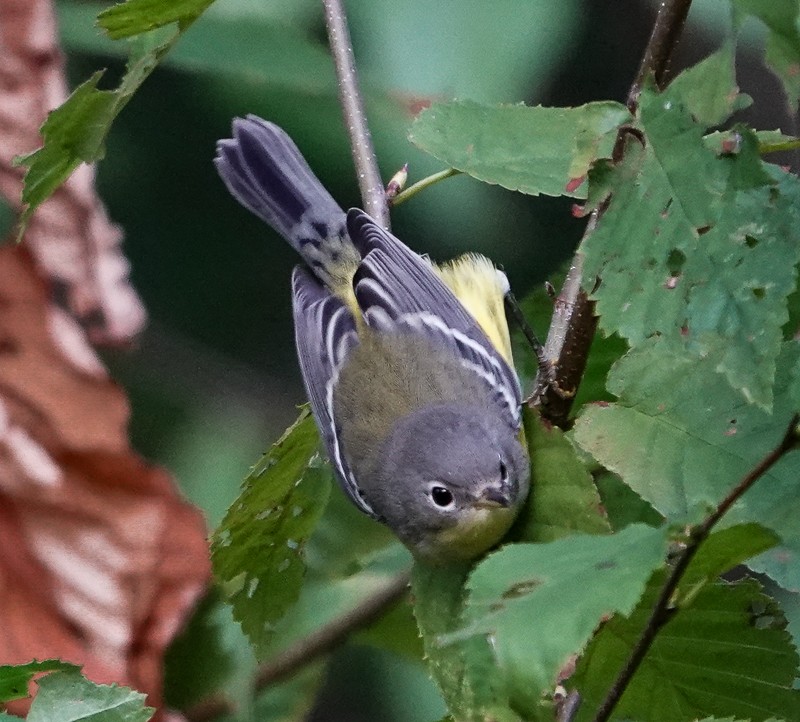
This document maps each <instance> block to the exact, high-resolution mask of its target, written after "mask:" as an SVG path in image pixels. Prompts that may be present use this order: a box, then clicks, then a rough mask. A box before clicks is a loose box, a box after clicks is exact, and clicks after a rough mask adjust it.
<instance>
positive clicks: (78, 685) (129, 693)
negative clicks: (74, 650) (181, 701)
mask: <svg viewBox="0 0 800 722" xmlns="http://www.w3.org/2000/svg"><path fill="white" fill-rule="evenodd" d="M37 684H38V685H39V691H38V692H37V693H36V697H35V698H34V700H33V702H32V703H31V709H30V712H29V713H28V716H27V721H28V722H53V721H54V720H58V722H147V720H149V719H150V718H151V717H152V716H153V714H154V713H155V710H154V709H153V708H152V707H146V706H145V704H144V702H145V698H146V695H144V694H142V693H141V692H135V691H133V690H132V689H128V688H127V687H120V686H118V685H116V684H112V685H105V684H95V683H94V682H90V681H89V680H88V679H86V678H85V677H83V676H82V675H81V674H80V673H79V672H77V671H70V672H53V673H52V674H49V675H47V676H46V677H42V678H41V679H39V680H38V681H37Z"/></svg>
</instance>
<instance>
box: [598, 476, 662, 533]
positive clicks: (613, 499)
mask: <svg viewBox="0 0 800 722" xmlns="http://www.w3.org/2000/svg"><path fill="white" fill-rule="evenodd" d="M594 483H595V484H596V485H597V491H598V492H599V494H600V499H601V500H602V502H603V509H605V512H606V514H607V515H608V520H609V522H610V523H611V527H612V528H613V529H614V531H619V530H620V529H624V528H625V527H626V526H628V525H630V524H636V523H637V522H641V523H643V524H648V525H649V526H661V524H663V523H664V517H662V516H661V514H659V513H658V512H657V511H656V510H655V509H653V507H652V506H651V505H650V504H648V503H647V502H646V501H645V500H644V499H642V497H641V496H639V495H638V494H637V493H636V492H635V491H634V490H633V489H631V488H630V487H629V486H628V485H627V484H626V483H625V482H624V481H622V479H620V478H619V477H618V476H617V475H616V474H612V473H611V472H610V471H607V470H605V469H604V470H602V471H601V472H599V473H597V474H596V475H595V477H594Z"/></svg>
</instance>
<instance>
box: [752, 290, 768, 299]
mask: <svg viewBox="0 0 800 722" xmlns="http://www.w3.org/2000/svg"><path fill="white" fill-rule="evenodd" d="M752 291H753V295H754V296H755V297H756V298H757V299H759V300H761V299H762V298H764V296H766V295H767V292H766V291H765V290H764V289H763V288H761V287H758V288H754V289H752Z"/></svg>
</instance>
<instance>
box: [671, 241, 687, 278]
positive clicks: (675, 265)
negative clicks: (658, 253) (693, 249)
mask: <svg viewBox="0 0 800 722" xmlns="http://www.w3.org/2000/svg"><path fill="white" fill-rule="evenodd" d="M684 263H686V254H684V253H683V251H679V250H678V249H677V248H673V249H672V250H671V251H670V252H669V255H668V256H667V268H668V269H669V272H670V275H671V276H680V274H681V271H682V270H683V264H684Z"/></svg>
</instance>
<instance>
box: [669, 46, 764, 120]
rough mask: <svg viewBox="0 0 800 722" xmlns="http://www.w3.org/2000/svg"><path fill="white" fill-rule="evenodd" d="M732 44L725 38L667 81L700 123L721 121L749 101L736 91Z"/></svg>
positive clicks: (737, 89) (746, 104)
mask: <svg viewBox="0 0 800 722" xmlns="http://www.w3.org/2000/svg"><path fill="white" fill-rule="evenodd" d="M734 50H735V47H734V44H733V42H732V41H731V40H728V41H727V42H726V43H725V44H724V45H723V46H722V47H721V48H720V49H719V50H717V51H716V52H715V53H713V54H711V55H709V56H708V57H707V58H705V59H704V60H701V61H700V62H699V63H697V65H693V66H692V67H691V68H688V69H687V70H684V71H683V72H682V73H681V74H680V75H679V76H678V77H677V78H675V80H673V81H672V83H671V84H670V90H671V91H672V92H673V94H675V95H677V96H678V97H680V98H681V100H682V101H683V102H684V103H685V105H686V107H687V108H688V110H689V112H690V113H691V114H692V116H693V117H694V118H695V120H696V121H697V122H698V123H700V124H701V125H703V126H706V127H711V126H715V125H720V124H721V123H723V122H724V121H725V120H727V119H728V117H729V116H730V115H731V113H733V112H735V111H737V110H742V109H743V108H746V107H747V106H749V105H750V103H751V102H752V101H751V99H750V98H749V96H746V95H742V94H740V93H739V88H738V87H737V85H736V73H735V69H734V62H735V53H734Z"/></svg>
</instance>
